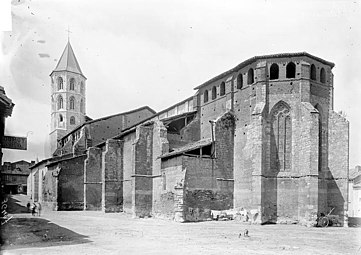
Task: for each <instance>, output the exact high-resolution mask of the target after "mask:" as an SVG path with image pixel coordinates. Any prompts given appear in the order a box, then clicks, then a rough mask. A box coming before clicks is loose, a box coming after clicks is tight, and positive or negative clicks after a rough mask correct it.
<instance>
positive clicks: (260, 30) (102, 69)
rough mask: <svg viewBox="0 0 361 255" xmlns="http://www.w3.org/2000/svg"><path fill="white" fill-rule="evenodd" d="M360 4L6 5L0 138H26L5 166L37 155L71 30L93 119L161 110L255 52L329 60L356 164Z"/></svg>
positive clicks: (54, 1)
mask: <svg viewBox="0 0 361 255" xmlns="http://www.w3.org/2000/svg"><path fill="white" fill-rule="evenodd" d="M360 2H361V1H356V0H355V1H352V0H350V1H341V0H338V1H336V0H318V1H317V0H313V1H305V0H303V1H301V0H300V1H291V0H285V1H280V0H279V1H274V0H259V1H255V0H252V1H240V0H237V1H209V0H208V1H196V0H192V1H185V0H182V1H169V0H164V1H149V0H143V1H135V0H130V1H119V0H118V1H90V0H72V1H71V0H68V1H66V0H51V1H50V0H47V1H45V0H32V1H30V0H13V1H12V8H11V9H12V31H9V32H1V37H0V39H1V44H2V45H1V46H2V47H1V50H0V85H1V86H3V87H5V90H6V93H7V95H8V96H9V97H10V98H11V99H12V100H13V101H14V103H15V108H14V111H13V115H12V116H11V117H9V118H7V120H6V134H8V135H17V136H28V151H17V150H3V152H4V158H3V161H14V160H21V159H25V160H29V161H30V160H34V159H36V158H38V159H39V160H41V159H43V158H44V148H45V147H44V144H45V142H46V140H47V139H48V134H49V131H50V127H49V123H50V77H49V74H50V73H51V71H52V70H53V69H54V68H55V66H56V64H57V60H58V59H59V58H60V56H61V53H62V52H63V50H64V48H65V45H66V43H67V37H68V33H67V32H66V30H67V28H68V26H69V27H70V30H71V31H72V32H71V33H70V42H71V44H72V46H73V49H74V52H75V55H76V57H77V59H78V62H79V64H80V67H81V69H82V71H83V73H84V75H85V76H86V77H87V84H86V86H87V115H88V116H90V117H91V118H99V117H103V116H107V115H111V114H115V113H119V112H123V111H127V110H131V109H134V108H138V107H140V106H144V105H148V106H150V107H151V108H153V109H154V110H156V111H160V110H162V109H164V108H166V107H168V106H171V105H173V104H175V103H177V102H179V101H181V100H183V99H185V98H187V97H189V96H192V95H193V94H194V92H195V91H194V90H193V88H194V87H196V86H198V85H200V84H202V83H203V82H205V81H207V80H208V79H210V78H212V77H214V76H216V75H218V74H220V73H222V72H224V71H226V70H229V69H231V68H233V67H234V66H236V65H237V64H239V63H240V62H242V61H244V60H246V59H248V58H250V57H253V56H256V55H265V54H273V53H286V52H302V51H306V52H308V53H310V54H313V55H315V56H318V57H321V58H323V59H325V60H328V61H331V62H334V63H335V64H336V66H335V67H334V68H333V73H334V76H335V77H334V87H335V101H334V102H335V107H334V108H335V110H336V111H340V110H342V111H343V112H345V113H346V115H347V119H348V120H349V121H350V125H351V130H350V167H352V168H353V167H354V166H355V165H361V157H360V156H361V145H360V140H361V135H360V134H361V131H360V130H361V118H360V117H361V82H360V81H361V71H360V70H361V69H360V68H361V66H360V63H361V18H360V17H361V4H360Z"/></svg>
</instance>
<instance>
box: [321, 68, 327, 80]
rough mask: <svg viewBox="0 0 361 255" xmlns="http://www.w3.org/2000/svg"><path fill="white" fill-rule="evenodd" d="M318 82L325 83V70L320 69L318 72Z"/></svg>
mask: <svg viewBox="0 0 361 255" xmlns="http://www.w3.org/2000/svg"><path fill="white" fill-rule="evenodd" d="M320 81H321V82H322V83H325V82H326V73H325V69H324V68H321V71H320Z"/></svg>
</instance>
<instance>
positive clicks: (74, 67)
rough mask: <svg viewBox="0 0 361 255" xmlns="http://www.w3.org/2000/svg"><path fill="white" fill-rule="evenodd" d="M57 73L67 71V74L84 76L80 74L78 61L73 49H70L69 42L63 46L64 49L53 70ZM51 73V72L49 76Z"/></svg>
mask: <svg viewBox="0 0 361 255" xmlns="http://www.w3.org/2000/svg"><path fill="white" fill-rule="evenodd" d="M57 71H69V72H72V73H77V74H80V75H82V76H84V74H83V73H82V71H81V69H80V66H79V63H78V60H77V59H76V57H75V54H74V51H73V48H72V47H71V45H70V42H69V41H68V43H67V44H66V46H65V49H64V51H63V54H62V55H61V57H60V59H59V61H58V64H57V65H56V67H55V69H54V70H53V72H57ZM53 72H51V74H52V73H53ZM51 74H50V75H51ZM84 78H85V76H84Z"/></svg>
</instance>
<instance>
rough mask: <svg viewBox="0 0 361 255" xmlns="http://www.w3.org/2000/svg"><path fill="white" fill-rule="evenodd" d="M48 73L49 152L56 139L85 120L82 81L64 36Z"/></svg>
mask: <svg viewBox="0 0 361 255" xmlns="http://www.w3.org/2000/svg"><path fill="white" fill-rule="evenodd" d="M50 77H51V123H50V156H52V155H53V153H54V152H55V150H56V148H57V141H58V139H60V138H61V137H63V136H64V135H65V134H67V133H68V132H70V131H71V130H73V129H74V128H75V127H76V126H78V125H81V124H83V123H84V122H85V114H86V111H85V106H86V104H85V99H86V97H85V81H86V77H85V76H84V74H83V73H82V71H81V69H80V66H79V63H78V61H77V59H76V57H75V54H74V51H73V48H72V47H71V45H70V42H69V40H68V43H67V45H66V46H65V49H64V51H63V54H62V55H61V57H60V59H59V62H58V64H57V65H56V67H55V69H54V70H53V71H52V72H51V74H50Z"/></svg>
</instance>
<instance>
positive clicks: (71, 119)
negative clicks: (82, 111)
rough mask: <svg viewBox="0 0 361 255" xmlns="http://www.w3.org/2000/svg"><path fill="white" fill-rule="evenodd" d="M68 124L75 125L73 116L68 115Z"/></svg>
mask: <svg viewBox="0 0 361 255" xmlns="http://www.w3.org/2000/svg"><path fill="white" fill-rule="evenodd" d="M70 125H75V117H74V116H71V117H70Z"/></svg>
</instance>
